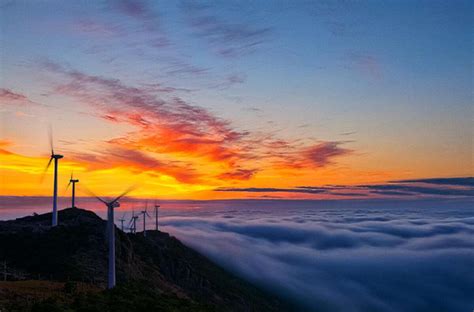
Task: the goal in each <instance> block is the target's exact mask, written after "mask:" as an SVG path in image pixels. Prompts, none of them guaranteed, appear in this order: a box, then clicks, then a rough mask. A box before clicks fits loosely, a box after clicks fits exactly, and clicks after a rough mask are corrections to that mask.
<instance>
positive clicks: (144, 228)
mask: <svg viewBox="0 0 474 312" xmlns="http://www.w3.org/2000/svg"><path fill="white" fill-rule="evenodd" d="M147 210H148V200H147V201H146V204H145V210H142V211H141V212H140V213H141V214H143V236H145V237H146V217H148V218H151V216H150V215H149V214H148V211H147Z"/></svg>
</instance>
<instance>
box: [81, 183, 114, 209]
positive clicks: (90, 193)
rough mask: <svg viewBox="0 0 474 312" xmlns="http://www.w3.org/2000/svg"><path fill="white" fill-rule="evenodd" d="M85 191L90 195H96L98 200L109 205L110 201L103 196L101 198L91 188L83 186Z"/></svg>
mask: <svg viewBox="0 0 474 312" xmlns="http://www.w3.org/2000/svg"><path fill="white" fill-rule="evenodd" d="M83 189H84V191H85V192H86V193H87V194H89V195H90V196H92V197H95V198H96V199H97V200H99V201H101V202H103V203H104V204H105V205H109V203H108V202H106V201H105V200H103V199H102V198H100V197H99V196H97V195H96V194H95V193H94V192H92V191H91V190H89V189H88V188H87V187H85V186H84V187H83Z"/></svg>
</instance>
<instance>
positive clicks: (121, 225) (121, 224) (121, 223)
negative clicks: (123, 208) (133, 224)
mask: <svg viewBox="0 0 474 312" xmlns="http://www.w3.org/2000/svg"><path fill="white" fill-rule="evenodd" d="M125 215H126V213H124V214H123V216H122V218H121V219H119V221H120V228H121V229H122V232H124V227H123V223H124V222H125Z"/></svg>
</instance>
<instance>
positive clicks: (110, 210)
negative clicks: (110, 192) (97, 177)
mask: <svg viewBox="0 0 474 312" xmlns="http://www.w3.org/2000/svg"><path fill="white" fill-rule="evenodd" d="M133 189H134V188H133V187H130V188H129V189H127V190H126V191H125V192H123V193H122V194H120V195H119V196H118V197H116V198H115V199H114V200H112V201H105V200H103V199H102V198H100V197H99V196H97V195H95V194H94V193H92V192H90V191H89V192H90V193H91V194H92V195H93V196H94V197H95V198H97V199H98V200H99V201H101V202H102V203H104V205H106V206H107V238H108V245H109V267H108V278H107V288H108V289H111V288H114V287H115V224H114V208H118V207H120V203H119V201H118V200H119V199H120V198H122V197H123V196H125V195H127V194H128V193H130V192H131V191H132V190H133Z"/></svg>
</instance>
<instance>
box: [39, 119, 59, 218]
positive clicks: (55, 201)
mask: <svg viewBox="0 0 474 312" xmlns="http://www.w3.org/2000/svg"><path fill="white" fill-rule="evenodd" d="M49 146H50V147H51V156H50V158H49V161H48V164H47V165H46V168H45V169H44V171H43V176H42V178H41V180H43V178H44V175H45V174H46V171H48V169H49V166H50V165H51V162H52V161H53V159H54V187H53V219H52V224H51V226H56V225H58V160H60V159H61V158H63V157H64V156H63V155H59V154H55V153H54V148H53V132H52V130H51V128H50V129H49Z"/></svg>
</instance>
